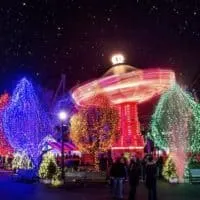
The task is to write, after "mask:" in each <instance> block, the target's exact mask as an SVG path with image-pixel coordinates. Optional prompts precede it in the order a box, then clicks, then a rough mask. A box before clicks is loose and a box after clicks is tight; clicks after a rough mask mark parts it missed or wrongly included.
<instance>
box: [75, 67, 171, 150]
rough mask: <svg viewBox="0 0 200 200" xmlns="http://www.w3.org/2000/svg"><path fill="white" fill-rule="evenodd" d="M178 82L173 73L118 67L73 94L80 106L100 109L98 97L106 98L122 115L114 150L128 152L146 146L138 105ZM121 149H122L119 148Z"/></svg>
mask: <svg viewBox="0 0 200 200" xmlns="http://www.w3.org/2000/svg"><path fill="white" fill-rule="evenodd" d="M174 82H175V74H174V72H173V71H171V70H161V69H148V70H139V69H136V68H134V67H131V66H129V65H117V66H115V67H113V68H111V69H110V70H109V71H108V72H107V73H106V74H105V76H103V77H102V78H99V79H97V80H94V81H91V82H89V83H86V84H83V85H81V86H79V87H77V88H75V89H74V90H73V92H72V97H73V98H74V100H75V102H76V103H77V105H79V106H82V107H86V106H100V105H101V102H100V101H99V100H97V101H94V97H95V96H99V95H105V96H106V97H107V98H108V100H109V102H110V103H111V104H112V105H115V107H116V108H117V110H118V112H119V117H120V121H119V130H120V132H121V136H120V139H119V140H118V142H117V143H114V144H113V147H122V148H126V149H128V148H129V147H131V146H134V148H137V147H141V146H144V140H143V137H142V135H141V133H140V124H139V120H138V112H137V104H139V103H143V102H145V101H147V100H149V99H151V98H152V97H154V96H156V95H160V94H162V93H164V92H165V91H166V90H168V89H169V88H170V87H171V86H172V85H173V84H174ZM118 149H120V148H118Z"/></svg>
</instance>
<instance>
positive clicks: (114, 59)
mask: <svg viewBox="0 0 200 200" xmlns="http://www.w3.org/2000/svg"><path fill="white" fill-rule="evenodd" d="M124 60H125V58H124V56H123V55H122V54H115V55H113V56H112V57H111V61H112V64H113V65H117V64H120V63H124Z"/></svg>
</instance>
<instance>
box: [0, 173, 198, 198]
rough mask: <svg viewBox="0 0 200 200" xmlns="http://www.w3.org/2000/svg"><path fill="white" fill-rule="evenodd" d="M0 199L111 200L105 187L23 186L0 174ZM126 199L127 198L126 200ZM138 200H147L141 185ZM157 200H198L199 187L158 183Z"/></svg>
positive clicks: (145, 192)
mask: <svg viewBox="0 0 200 200" xmlns="http://www.w3.org/2000/svg"><path fill="white" fill-rule="evenodd" d="M0 198H1V199H2V200H109V199H112V198H111V196H110V193H109V188H108V187H107V186H102V185H101V186H97V185H96V186H94V185H93V186H88V187H87V188H79V187H71V188H66V189H50V188H47V187H46V186H44V185H41V184H23V183H17V182H14V181H12V180H11V178H10V177H9V176H7V175H5V174H2V173H0ZM126 199H127V198H126ZM137 199H138V200H147V191H146V188H145V186H144V185H143V184H141V185H140V186H139V188H138V192H137ZM158 199H159V200H198V199H200V185H190V184H180V185H170V184H168V183H163V182H159V184H158Z"/></svg>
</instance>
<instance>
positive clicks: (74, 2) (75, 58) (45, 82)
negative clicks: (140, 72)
mask: <svg viewBox="0 0 200 200" xmlns="http://www.w3.org/2000/svg"><path fill="white" fill-rule="evenodd" d="M115 52H122V53H124V55H125V57H126V61H127V63H129V64H131V65H134V66H136V67H138V68H148V67H164V68H172V69H174V70H175V71H176V73H177V76H178V78H179V79H180V80H181V81H182V82H185V83H188V84H189V83H191V82H192V80H193V79H194V78H195V75H196V74H197V73H198V72H199V71H200V1H199V0H182V1H178V0H30V1H28V0H24V1H20V0H2V1H1V4H0V74H1V79H0V89H1V90H3V89H8V90H9V89H10V88H11V87H12V85H13V84H15V83H16V80H18V79H19V78H20V77H21V76H24V75H27V76H28V77H30V78H31V79H32V80H34V81H35V82H38V83H39V84H41V85H42V86H43V87H45V88H49V89H51V90H55V89H56V88H57V86H58V83H59V80H60V75H61V73H65V74H66V77H67V88H71V87H73V86H74V85H76V84H77V83H81V82H84V81H87V80H88V79H93V78H95V77H99V76H101V75H102V74H103V73H105V71H106V70H108V68H109V67H110V65H111V63H110V56H111V55H112V54H113V53H115Z"/></svg>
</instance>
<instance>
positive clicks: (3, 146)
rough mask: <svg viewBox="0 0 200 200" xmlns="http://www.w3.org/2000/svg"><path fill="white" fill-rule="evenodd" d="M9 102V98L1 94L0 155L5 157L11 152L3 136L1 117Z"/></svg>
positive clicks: (0, 120)
mask: <svg viewBox="0 0 200 200" xmlns="http://www.w3.org/2000/svg"><path fill="white" fill-rule="evenodd" d="M8 101H9V96H8V94H7V93H6V94H3V95H1V96H0V155H3V156H6V155H9V154H11V153H12V152H13V149H12V147H11V146H10V144H9V143H8V141H7V138H6V137H5V135H4V130H3V124H2V123H3V122H2V117H3V112H4V110H5V108H6V106H7V105H8Z"/></svg>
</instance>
